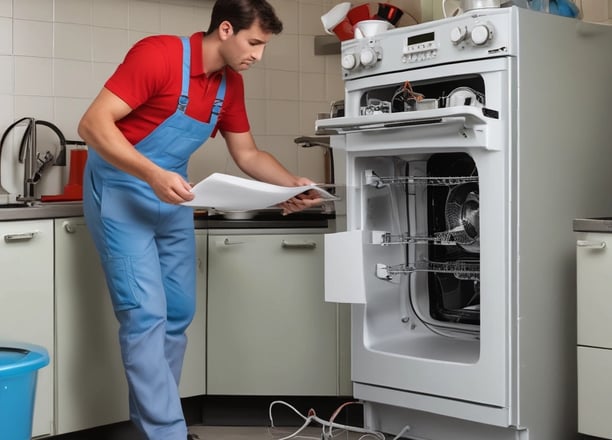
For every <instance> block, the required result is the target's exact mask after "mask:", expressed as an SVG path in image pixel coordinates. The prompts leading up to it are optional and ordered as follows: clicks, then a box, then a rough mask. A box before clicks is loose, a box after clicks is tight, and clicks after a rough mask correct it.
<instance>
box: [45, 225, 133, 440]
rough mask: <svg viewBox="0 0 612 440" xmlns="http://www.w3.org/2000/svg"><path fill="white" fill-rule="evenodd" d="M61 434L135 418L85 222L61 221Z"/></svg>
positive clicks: (58, 313)
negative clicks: (131, 411) (132, 416)
mask: <svg viewBox="0 0 612 440" xmlns="http://www.w3.org/2000/svg"><path fill="white" fill-rule="evenodd" d="M55 301H56V332H57V338H56V347H57V390H56V393H57V400H56V402H57V431H58V432H57V433H58V434H63V433H66V432H71V431H77V430H81V429H87V428H91V427H94V426H99V425H105V424H110V423H115V422H119V421H124V420H127V419H128V418H129V412H128V392H127V382H126V380H125V375H124V373H123V365H122V363H121V352H120V348H119V341H118V335H117V332H118V328H119V326H118V324H117V320H116V319H115V315H114V313H113V308H112V305H111V301H110V297H109V295H108V291H107V289H106V281H105V278H104V273H103V271H102V267H101V265H100V262H99V259H98V254H97V252H96V249H95V247H94V244H93V241H92V239H91V237H90V235H89V231H88V230H87V227H86V225H85V221H84V219H83V218H73V219H57V220H55Z"/></svg>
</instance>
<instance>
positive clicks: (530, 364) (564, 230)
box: [514, 11, 612, 439]
mask: <svg viewBox="0 0 612 440" xmlns="http://www.w3.org/2000/svg"><path fill="white" fill-rule="evenodd" d="M518 32H519V38H520V43H519V57H518V82H517V87H518V89H517V99H518V102H517V107H516V112H517V118H518V139H517V155H516V160H517V164H516V173H517V174H516V176H515V179H517V180H516V181H515V184H516V187H517V188H518V189H517V191H518V193H517V197H514V200H518V207H517V209H518V211H517V219H518V221H517V224H516V225H515V227H516V233H517V234H518V249H517V266H518V271H517V277H518V279H517V286H518V298H517V305H518V349H519V360H518V365H519V372H518V373H519V405H520V406H519V423H520V425H522V426H527V427H529V431H530V438H532V436H533V438H534V439H540V438H542V439H544V438H550V439H552V438H556V439H564V438H569V436H570V435H571V434H570V433H575V432H576V387H577V385H576V288H575V286H576V271H575V267H576V262H575V237H574V234H573V233H572V219H573V218H576V217H581V218H584V217H593V216H604V215H610V212H611V211H612V193H611V192H610V188H612V173H610V165H611V164H612V150H611V149H610V139H611V138H612V124H611V123H610V119H609V109H610V103H611V102H612V88H611V87H610V72H612V52H611V51H610V47H612V28H609V27H608V28H606V27H605V26H602V27H598V26H595V25H591V24H587V23H583V22H580V21H577V20H571V19H565V18H560V17H556V16H549V15H547V14H536V13H532V12H530V11H525V12H522V13H520V14H519V31H518ZM572 438H573V437H572Z"/></svg>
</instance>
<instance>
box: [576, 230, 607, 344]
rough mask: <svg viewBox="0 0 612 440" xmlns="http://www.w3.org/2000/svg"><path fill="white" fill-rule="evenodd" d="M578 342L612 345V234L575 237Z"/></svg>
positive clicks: (587, 234)
mask: <svg viewBox="0 0 612 440" xmlns="http://www.w3.org/2000/svg"><path fill="white" fill-rule="evenodd" d="M576 254H577V255H576V260H577V295H578V297H577V319H578V345H588V346H593V347H606V348H612V234H604V233H591V232H589V233H583V234H578V236H577V247H576Z"/></svg>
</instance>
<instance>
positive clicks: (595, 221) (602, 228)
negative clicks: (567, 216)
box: [573, 217, 612, 232]
mask: <svg viewBox="0 0 612 440" xmlns="http://www.w3.org/2000/svg"><path fill="white" fill-rule="evenodd" d="M573 227H574V231H575V232H612V217H596V218H577V219H574V224H573Z"/></svg>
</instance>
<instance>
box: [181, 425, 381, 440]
mask: <svg viewBox="0 0 612 440" xmlns="http://www.w3.org/2000/svg"><path fill="white" fill-rule="evenodd" d="M297 429H298V428H288V427H280V428H269V427H250V426H242V427H236V426H227V427H225V426H224V427H219V426H192V427H190V428H189V432H191V433H192V434H196V435H198V436H199V437H200V439H199V440H279V439H281V438H283V437H288V436H290V435H291V434H293V433H295V432H296V431H297ZM321 429H322V428H321V427H312V428H306V429H305V430H304V431H302V432H300V434H299V436H297V437H293V438H295V439H311V440H319V439H320V438H321V432H322V430H321ZM362 435H363V434H357V433H349V432H346V431H340V430H334V437H333V439H334V440H358V439H359V438H360V437H361V436H362ZM367 439H369V440H372V439H374V437H371V436H370V437H367Z"/></svg>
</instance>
